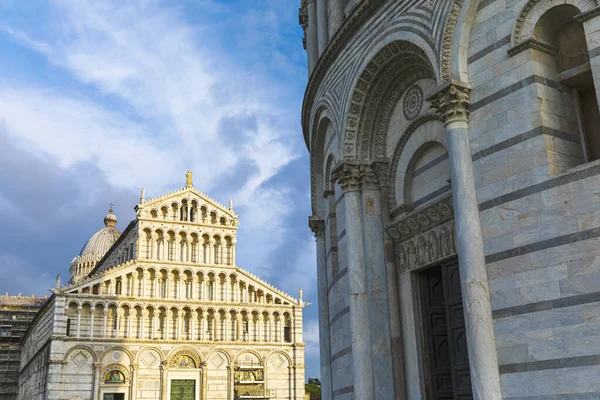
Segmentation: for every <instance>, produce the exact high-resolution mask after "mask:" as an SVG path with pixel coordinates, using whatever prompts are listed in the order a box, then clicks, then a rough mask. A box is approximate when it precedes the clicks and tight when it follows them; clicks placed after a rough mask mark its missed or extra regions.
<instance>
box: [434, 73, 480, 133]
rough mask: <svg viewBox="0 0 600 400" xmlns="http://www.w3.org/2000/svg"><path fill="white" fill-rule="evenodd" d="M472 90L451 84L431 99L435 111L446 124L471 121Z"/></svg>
mask: <svg viewBox="0 0 600 400" xmlns="http://www.w3.org/2000/svg"><path fill="white" fill-rule="evenodd" d="M470 93H471V89H470V88H467V87H465V86H461V85H458V84H454V83H451V84H450V85H448V86H447V87H445V88H443V89H442V90H440V91H439V92H438V93H436V94H435V95H434V96H433V97H432V98H431V99H430V101H431V107H432V108H433V109H435V110H436V111H437V113H438V115H439V116H440V117H441V119H442V121H443V122H444V123H445V124H449V123H452V122H456V121H468V120H469V108H470V106H471V100H470Z"/></svg>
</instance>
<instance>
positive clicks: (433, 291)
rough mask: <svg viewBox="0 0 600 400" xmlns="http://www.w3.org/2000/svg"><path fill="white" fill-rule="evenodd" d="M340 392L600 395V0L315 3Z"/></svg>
mask: <svg viewBox="0 0 600 400" xmlns="http://www.w3.org/2000/svg"><path fill="white" fill-rule="evenodd" d="M300 6H301V7H300V23H301V25H302V27H303V29H304V33H305V38H304V45H305V48H306V50H307V54H308V67H309V68H308V69H309V80H308V85H307V88H306V92H305V97H304V103H303V106H302V129H303V133H304V139H305V142H306V145H307V147H308V150H309V152H310V169H311V170H310V174H311V192H312V196H311V201H312V215H311V216H310V218H309V225H310V226H311V228H312V229H313V231H314V232H315V236H316V246H317V263H318V270H317V272H318V292H319V323H320V357H321V382H322V385H323V399H324V400H331V399H336V400H338V399H339V400H347V399H355V400H371V399H377V400H384V399H386V400H387V399H411V400H413V399H414V400H417V399H431V400H437V399H478V400H500V399H515V400H516V399H518V400H554V399H578V400H589V399H598V398H600V379H598V378H599V377H600V335H599V334H598V332H599V331H598V327H600V291H599V289H598V288H599V287H600V258H599V250H600V242H599V238H600V211H599V209H600V197H599V189H598V188H599V187H600V161H599V159H600V113H599V107H598V97H599V94H600V4H599V2H598V0H302V1H301V4H300Z"/></svg>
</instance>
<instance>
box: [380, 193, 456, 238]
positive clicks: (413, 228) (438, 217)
mask: <svg viewBox="0 0 600 400" xmlns="http://www.w3.org/2000/svg"><path fill="white" fill-rule="evenodd" d="M453 218H454V209H453V202H452V196H448V197H446V198H445V199H442V200H440V201H438V202H436V203H435V204H432V205H431V206H429V207H427V208H425V209H423V210H421V211H418V212H416V213H413V214H411V215H409V216H407V217H405V218H402V219H400V220H398V221H394V222H391V223H390V224H389V225H388V226H387V227H386V229H387V231H388V234H389V235H390V236H391V238H392V239H394V241H396V242H397V243H402V242H403V241H405V240H409V239H410V238H412V237H414V236H415V235H418V234H420V233H423V232H425V231H427V230H428V229H431V228H433V227H435V226H437V225H440V224H442V223H445V222H447V221H449V220H451V219H453Z"/></svg>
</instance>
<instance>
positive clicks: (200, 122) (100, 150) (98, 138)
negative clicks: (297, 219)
mask: <svg viewBox="0 0 600 400" xmlns="http://www.w3.org/2000/svg"><path fill="white" fill-rule="evenodd" d="M205 3H206V5H207V6H209V7H211V6H212V9H211V10H212V11H213V12H217V13H225V12H231V8H224V7H223V5H222V4H221V5H219V4H216V3H212V2H205ZM164 5H165V4H164V3H159V2H156V1H133V2H119V1H102V2H97V1H84V0H82V1H76V2H73V1H66V0H56V1H53V2H51V8H52V12H53V13H52V15H53V17H54V18H58V19H59V20H60V23H58V21H56V22H55V23H50V24H49V25H48V27H46V28H44V29H40V30H38V31H32V32H29V31H19V30H18V29H17V28H16V27H15V26H10V25H3V26H2V28H1V29H2V30H3V31H4V32H5V33H7V34H8V35H9V36H10V37H12V38H13V40H15V41H16V42H17V43H19V44H21V45H22V46H24V47H27V48H29V49H31V50H33V51H35V52H38V53H39V54H40V55H42V56H43V57H46V58H47V61H48V62H49V63H50V64H51V65H54V66H55V67H56V66H58V67H59V68H60V69H62V70H63V71H64V73H65V74H67V76H68V77H69V79H70V80H71V81H72V82H73V84H72V85H63V84H61V85H59V86H58V87H59V88H60V90H59V89H57V88H56V87H53V86H52V84H51V83H48V82H45V81H42V80H40V82H36V83H17V82H18V81H13V82H11V84H4V85H0V119H2V120H4V122H5V124H6V126H7V128H8V132H9V134H10V135H11V136H12V137H13V138H15V139H16V140H18V142H19V144H20V145H21V146H26V147H27V148H28V149H30V150H31V151H33V152H38V153H39V154H42V153H47V154H49V155H50V156H52V157H54V158H56V159H57V160H58V162H59V163H60V164H61V166H62V167H69V166H71V165H73V164H74V163H77V162H81V161H87V162H93V163H94V164H95V165H97V166H98V167H99V168H101V169H102V171H103V172H104V173H105V175H106V176H107V180H108V181H109V183H111V184H116V185H119V186H123V187H128V188H132V189H136V190H139V188H140V187H141V186H145V187H146V188H148V195H149V196H152V195H156V194H159V193H161V192H162V191H164V190H165V188H166V187H168V186H171V185H173V184H178V183H179V182H180V181H182V179H183V173H184V171H186V170H187V169H192V170H193V171H194V182H195V184H196V186H197V187H198V188H200V189H201V190H203V191H205V192H207V193H208V194H209V195H210V192H211V189H212V188H215V187H216V186H217V185H219V186H226V185H227V182H221V179H220V178H221V176H223V175H224V174H226V173H227V172H229V171H230V170H231V169H232V168H235V166H236V165H237V163H238V162H239V161H240V159H241V157H243V158H244V159H247V160H250V161H251V162H252V163H253V164H254V165H255V166H256V167H257V169H258V171H257V173H256V174H255V175H253V176H252V177H251V178H250V179H249V180H248V181H247V182H245V183H244V184H243V185H242V187H235V188H234V187H229V188H228V190H227V191H228V192H230V193H231V194H234V193H235V195H234V200H235V203H236V205H237V206H245V207H246V209H247V212H246V215H247V216H246V218H245V219H243V220H242V223H243V224H247V226H246V231H247V232H252V237H247V238H245V240H252V241H253V243H252V250H248V253H247V254H246V256H247V257H248V258H250V259H251V260H252V264H253V265H261V266H262V268H263V269H264V274H266V276H265V278H269V273H270V270H271V269H272V268H273V267H274V266H272V265H271V264H269V263H268V261H267V258H268V254H269V253H270V252H271V251H272V250H273V249H274V248H275V247H276V246H277V243H278V238H281V237H282V235H284V234H285V228H284V225H285V224H284V223H283V222H282V220H283V219H285V217H286V215H288V214H289V213H290V212H291V211H292V210H293V201H292V199H290V198H289V194H288V192H287V191H286V190H285V189H279V190H276V189H265V188H263V187H261V184H262V183H264V182H265V181H267V180H268V179H269V178H271V177H272V176H274V175H275V174H276V173H277V172H278V171H279V170H280V169H281V168H282V167H284V166H285V165H286V164H288V163H289V162H290V161H291V160H292V159H294V158H295V157H297V156H298V152H299V151H303V150H304V149H303V148H299V149H294V148H293V147H292V144H293V143H294V142H296V139H298V138H295V137H292V136H295V135H299V132H298V128H297V127H296V126H295V125H292V122H293V121H296V120H297V113H298V110H297V108H296V104H295V103H294V104H293V105H292V104H291V103H285V102H281V101H280V100H281V99H280V98H279V97H280V95H279V91H280V90H279V88H278V87H277V84H276V83H274V82H272V81H271V79H270V77H269V76H266V75H265V74H263V75H261V74H260V73H257V68H252V69H250V68H248V66H247V65H244V62H243V60H240V59H237V60H236V59H235V58H232V57H231V56H230V55H226V54H224V53H222V52H220V51H219V49H218V48H216V47H215V46H216V45H215V44H214V41H212V40H211V35H213V33H212V32H211V31H210V30H209V29H208V28H209V27H210V24H211V23H212V22H210V21H202V20H201V19H200V20H197V21H195V22H194V24H191V23H190V22H189V21H186V20H185V19H184V18H183V16H182V15H181V14H180V12H181V10H179V9H178V8H177V7H170V8H169V7H167V8H165V7H163V6H164ZM257 15H259V16H260V15H263V16H264V15H266V16H267V17H268V18H267V19H265V22H267V25H266V26H265V29H268V30H269V31H273V30H276V29H277V24H278V20H277V15H275V14H273V13H272V12H268V13H266V14H256V15H255V14H253V13H252V12H251V13H249V15H248V16H244V20H254V21H255V20H256V18H257ZM256 24H257V23H256V21H255V25H256ZM274 53H276V51H274ZM277 58H278V59H280V58H281V55H280V54H277ZM278 62H279V63H281V60H279V61H278ZM290 65H291V62H290ZM240 114H247V115H251V116H253V117H254V118H255V119H256V121H257V123H256V126H257V130H256V132H253V134H252V135H249V136H248V137H247V138H246V139H248V141H247V142H245V144H244V145H243V146H242V148H237V149H235V150H234V148H233V146H231V143H230V142H228V140H232V139H231V138H228V139H225V138H223V137H221V136H220V135H219V121H221V120H224V119H226V118H228V117H231V116H235V115H240ZM233 140H235V139H233ZM294 184H296V183H295V182H290V185H294ZM90 186H93V183H90ZM222 192H223V191H222ZM221 200H223V201H226V199H221ZM240 239H241V238H240ZM311 261H312V262H313V263H314V259H313V260H311ZM257 272H259V271H257Z"/></svg>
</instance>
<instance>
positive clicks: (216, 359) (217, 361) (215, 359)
mask: <svg viewBox="0 0 600 400" xmlns="http://www.w3.org/2000/svg"><path fill="white" fill-rule="evenodd" d="M226 362H227V359H226V358H225V356H224V355H223V354H221V353H216V354H215V355H213V356H212V357H211V359H210V364H211V365H212V366H213V367H215V368H221V367H222V366H223V365H224V364H225V363H226Z"/></svg>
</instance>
